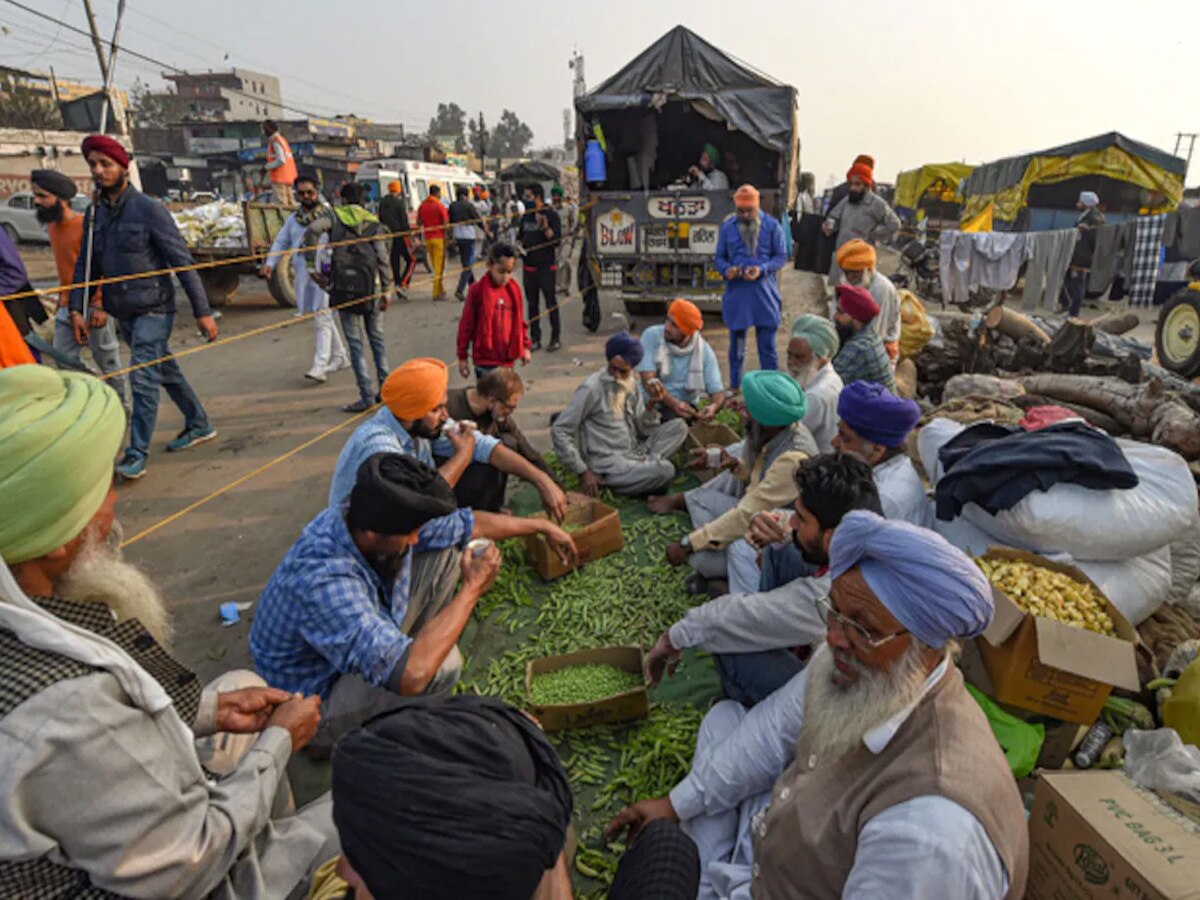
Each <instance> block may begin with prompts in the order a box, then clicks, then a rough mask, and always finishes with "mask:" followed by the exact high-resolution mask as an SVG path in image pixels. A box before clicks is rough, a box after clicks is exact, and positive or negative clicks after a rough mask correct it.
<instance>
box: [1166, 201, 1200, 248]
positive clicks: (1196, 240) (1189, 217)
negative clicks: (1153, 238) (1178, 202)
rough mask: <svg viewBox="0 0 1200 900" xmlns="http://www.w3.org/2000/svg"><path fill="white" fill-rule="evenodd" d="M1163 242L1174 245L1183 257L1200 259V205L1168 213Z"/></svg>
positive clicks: (1167, 245)
mask: <svg viewBox="0 0 1200 900" xmlns="http://www.w3.org/2000/svg"><path fill="white" fill-rule="evenodd" d="M1162 243H1163V246H1164V247H1174V248H1175V249H1176V250H1177V251H1178V252H1179V255H1180V256H1181V257H1186V258H1188V259H1200V206H1191V207H1188V208H1187V209H1180V210H1176V211H1175V212H1172V213H1168V214H1167V221H1166V224H1165V225H1164V226H1163V236H1162Z"/></svg>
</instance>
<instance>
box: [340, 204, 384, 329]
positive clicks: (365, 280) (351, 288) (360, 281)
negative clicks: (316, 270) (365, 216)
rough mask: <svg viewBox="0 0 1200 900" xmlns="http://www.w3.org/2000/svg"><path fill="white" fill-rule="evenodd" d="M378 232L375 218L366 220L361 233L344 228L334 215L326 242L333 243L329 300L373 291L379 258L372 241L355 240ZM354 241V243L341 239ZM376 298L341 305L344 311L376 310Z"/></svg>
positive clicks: (360, 312)
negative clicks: (344, 305) (369, 220)
mask: <svg viewBox="0 0 1200 900" xmlns="http://www.w3.org/2000/svg"><path fill="white" fill-rule="evenodd" d="M379 233H380V226H379V223H378V222H366V223H364V228H363V230H362V233H361V234H359V233H357V232H355V231H353V230H351V229H350V228H347V227H346V226H345V225H344V224H343V223H342V220H341V219H338V218H336V217H335V218H334V222H333V228H332V229H331V230H330V232H329V243H331V244H340V246H335V247H334V248H333V250H332V251H331V252H332V258H331V260H330V272H329V303H330V305H331V306H336V305H338V304H341V303H346V302H348V301H350V300H353V299H355V298H356V297H369V296H370V295H371V294H374V293H375V272H376V267H377V266H378V264H379V263H378V259H377V257H376V256H375V242H374V241H364V240H357V241H356V240H354V239H355V238H362V237H367V236H368V235H374V234H379ZM344 241H354V243H349V244H348V243H342V242H344ZM378 300H379V298H377V297H376V298H374V299H372V300H371V301H368V302H364V303H356V304H354V305H353V306H347V307H343V309H345V310H346V311H347V312H353V313H357V314H359V315H360V316H365V315H368V314H369V313H372V312H374V311H375V309H376V307H377V305H378Z"/></svg>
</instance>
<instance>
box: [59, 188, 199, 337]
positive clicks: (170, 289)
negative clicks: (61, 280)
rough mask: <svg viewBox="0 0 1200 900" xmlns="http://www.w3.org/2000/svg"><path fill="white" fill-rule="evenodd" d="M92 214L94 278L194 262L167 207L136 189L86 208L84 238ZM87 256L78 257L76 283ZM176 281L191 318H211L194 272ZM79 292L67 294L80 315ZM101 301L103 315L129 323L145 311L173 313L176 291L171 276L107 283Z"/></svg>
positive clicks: (185, 273) (85, 263) (185, 274)
mask: <svg viewBox="0 0 1200 900" xmlns="http://www.w3.org/2000/svg"><path fill="white" fill-rule="evenodd" d="M93 215H95V217H96V229H95V234H94V235H93V237H92V272H91V276H92V278H93V279H96V278H114V277H116V276H119V275H136V274H139V273H142V272H152V271H155V270H157V269H169V268H172V267H176V266H190V265H192V264H193V262H194V260H193V259H192V254H191V253H190V252H188V248H187V244H185V243H184V242H183V236H182V235H181V234H180V233H179V229H178V228H176V227H175V220H174V219H172V218H171V214H170V213H169V212H167V208H166V207H165V206H163V205H162V204H161V203H159V202H158V201H156V200H151V199H150V198H149V197H147V196H146V195H145V194H143V193H142V192H141V191H139V190H137V189H136V188H133V187H127V188H126V189H125V191H124V193H122V194H121V196H120V198H119V199H118V200H117V202H116V204H114V205H112V206H110V205H109V204H108V202H107V201H105V200H101V201H100V202H99V203H97V204H95V205H93V206H90V207H88V210H87V212H86V213H84V220H83V233H84V236H85V240H86V236H87V233H88V228H89V227H90V225H89V223H90V222H91V217H92V216H93ZM86 257H87V254H86V253H80V254H79V259H78V260H77V261H76V263H75V283H76V284H78V283H80V282H81V281H83V280H84V270H85V268H86V266H87V259H86ZM176 277H178V278H179V283H180V284H181V285H183V289H184V291H185V292H186V293H187V296H188V300H190V301H191V304H192V313H193V314H194V315H195V316H196V318H200V317H201V316H211V315H212V310H211V309H210V308H209V306H208V295H206V294H205V293H204V286H203V285H202V284H201V283H200V276H199V275H197V274H196V272H195V270H189V271H187V272H179V273H178V275H177V276H176ZM83 293H84V288H81V287H80V288H75V290H73V291H71V309H73V310H75V311H76V312H80V313H82V312H83V307H84V297H83ZM103 298H104V309H105V311H106V312H108V313H109V314H110V315H113V316H116V317H117V318H118V319H132V318H133V317H134V316H138V315H141V314H142V313H147V312H170V313H174V312H175V288H174V286H173V285H172V284H171V276H170V275H157V276H155V277H153V278H134V279H131V280H129V281H119V282H114V283H112V284H106V285H104V288H103Z"/></svg>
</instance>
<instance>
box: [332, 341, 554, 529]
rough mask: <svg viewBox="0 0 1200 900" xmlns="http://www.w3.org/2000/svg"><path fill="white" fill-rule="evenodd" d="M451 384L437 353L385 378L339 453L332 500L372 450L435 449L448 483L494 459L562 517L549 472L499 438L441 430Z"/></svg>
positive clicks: (427, 455)
mask: <svg viewBox="0 0 1200 900" xmlns="http://www.w3.org/2000/svg"><path fill="white" fill-rule="evenodd" d="M449 385H450V370H449V367H447V365H446V364H445V363H444V362H442V361H441V360H439V359H429V358H422V359H410V360H409V361H408V362H406V363H405V364H404V365H402V366H400V367H399V368H397V369H393V370H392V373H391V374H390V375H389V376H388V377H387V380H386V381H385V382H384V383H383V391H382V394H383V403H384V408H383V409H381V410H380V411H379V412H378V413H376V414H375V415H374V416H372V417H371V418H370V419H368V420H367V421H366V422H364V423H363V424H362V425H359V426H358V428H356V429H355V430H354V433H353V434H352V435H350V440H348V441H346V446H345V447H343V448H342V452H341V454H340V455H339V456H338V460H337V465H336V466H335V467H334V470H333V483H332V484H331V485H330V486H329V503H330V505H331V506H339V505H340V504H343V503H345V502H346V498H347V497H349V496H350V491H351V490H352V489H353V488H354V480H355V478H356V477H357V474H358V469H359V467H360V466H361V465H362V464H363V462H364V461H365V460H366V459H367V458H368V457H369V456H371V454H373V453H403V454H405V455H407V456H412V457H415V458H416V459H418V460H420V461H421V462H423V463H425V465H427V466H430V467H433V466H434V459H433V458H434V455H435V454H436V455H437V456H438V457H439V458H443V459H445V461H444V462H443V463H442V464H441V465H440V466H437V470H438V473H439V474H440V475H441V476H442V478H444V479H445V480H446V482H447V483H448V484H449V485H450V487H454V486H455V485H456V484H457V483H458V479H459V478H461V477H462V474H463V472H465V471H466V470H467V466H469V465H470V464H471V463H473V462H477V463H484V464H490V465H493V466H495V467H496V468H497V469H499V470H500V471H501V472H506V473H508V474H509V475H516V476H518V477H519V478H523V479H525V480H526V481H528V482H529V483H530V484H532V485H533V486H534V487H536V488H537V490H538V493H539V494H541V497H542V505H543V506H544V507H545V508H546V512H547V513H549V514H550V516H551V517H553V518H554V519H555V520H557V521H560V522H561V521H562V517H563V514H564V513H565V512H566V510H567V498H566V495H565V494H564V493H563V491H562V488H560V487H559V486H558V485H557V484H555V482H554V479H553V478H551V477H550V475H549V474H548V473H546V472H543V471H542V470H541V469H538V468H537V467H536V466H534V465H533V463H531V462H529V460H527V459H525V458H524V457H523V456H521V455H520V454H518V453H516V452H515V451H513V450H509V449H508V448H507V447H505V446H504V445H502V444H501V443H500V442H499V441H498V440H497V439H496V438H493V437H488V436H487V435H483V434H476V433H475V432H474V431H473V430H468V429H466V428H451V429H450V430H449V431H448V432H447V434H445V435H444V436H443V434H442V429H443V428H444V427H445V426H446V424H447V423H450V419H449V417H448V415H447V413H446V390H447V388H448V387H449ZM450 424H453V423H450ZM447 457H448V458H447ZM486 536H487V537H491V535H486Z"/></svg>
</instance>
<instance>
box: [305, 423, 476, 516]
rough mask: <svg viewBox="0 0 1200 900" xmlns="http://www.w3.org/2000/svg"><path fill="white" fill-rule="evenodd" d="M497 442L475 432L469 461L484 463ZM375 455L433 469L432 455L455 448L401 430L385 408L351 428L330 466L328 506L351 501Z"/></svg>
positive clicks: (442, 440) (446, 455) (445, 455)
mask: <svg viewBox="0 0 1200 900" xmlns="http://www.w3.org/2000/svg"><path fill="white" fill-rule="evenodd" d="M499 443H500V441H498V440H497V439H496V438H494V437H488V436H487V435H486V434H480V433H479V432H478V431H477V432H475V453H474V455H473V456H472V457H471V459H472V460H473V461H474V462H477V463H486V462H487V461H488V460H490V459H491V458H492V451H493V450H495V449H496V445H497V444H499ZM374 453H405V454H407V455H408V456H415V457H416V458H417V459H418V460H420V461H421V462H423V463H425V465H427V466H429V467H430V468H431V469H436V468H437V465H436V464H435V463H434V461H433V455H434V454H435V453H436V454H437V455H438V456H440V457H441V458H443V459H448V458H449V457H451V456H453V455H454V447H453V446H452V445H451V444H450V442H449V441H448V440H446V439H445V438H444V437H439V438H438V439H437V440H436V441H428V440H426V439H425V438H414V437H413V436H412V435H411V434H409V433H408V432H407V431H405V430H404V426H402V425H401V424H400V420H399V419H397V418H396V417H395V416H394V415H392V412H391V410H389V409H387V408H386V407H384V408H383V409H381V410H379V412H377V413H375V415H373V416H372V417H371V418H369V419H367V421H365V422H363V423H362V424H361V425H359V426H358V427H357V428H355V429H354V433H353V434H352V435H350V440H348V441H346V446H345V447H343V448H342V452H341V453H340V454H339V455H338V460H337V464H336V465H335V466H334V467H333V481H332V483H331V484H330V485H329V505H330V506H333V507H341V506H342V504H344V503H345V502H346V501H348V500H349V499H350V492H351V491H352V490H354V482H355V481H356V480H357V479H358V467H359V466H361V465H362V464H363V463H364V462H366V461H367V459H368V458H370V456H371V455H372V454H374Z"/></svg>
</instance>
